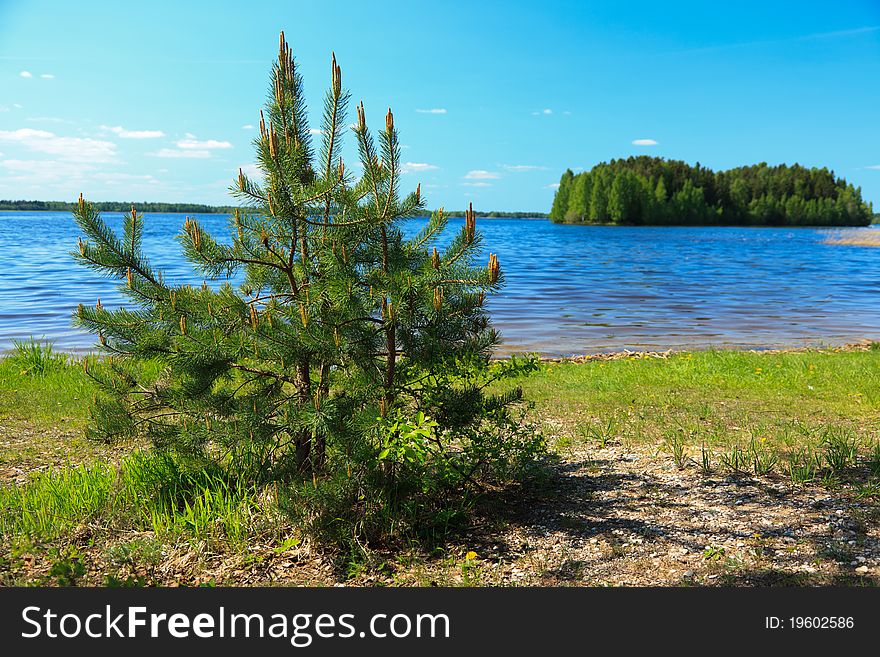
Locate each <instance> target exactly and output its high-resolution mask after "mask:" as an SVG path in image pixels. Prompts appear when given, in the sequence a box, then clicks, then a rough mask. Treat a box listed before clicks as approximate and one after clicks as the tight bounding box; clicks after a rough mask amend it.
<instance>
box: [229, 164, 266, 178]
mask: <svg viewBox="0 0 880 657" xmlns="http://www.w3.org/2000/svg"><path fill="white" fill-rule="evenodd" d="M238 169H241V171H242V173H244V175H246V176H247V177H248V178H251V179H253V178H261V177H262V176H263V170H262V169H261V168H260V167H259V166H257V165H256V164H242V165H241V166H240V167H238ZM238 169H236V170H235V173H236V174H238Z"/></svg>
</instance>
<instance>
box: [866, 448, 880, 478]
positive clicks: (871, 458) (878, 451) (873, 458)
mask: <svg viewBox="0 0 880 657" xmlns="http://www.w3.org/2000/svg"><path fill="white" fill-rule="evenodd" d="M868 469H869V470H870V471H871V474H872V475H874V476H875V477H880V441H874V443H873V444H872V445H871V451H870V452H869V453H868Z"/></svg>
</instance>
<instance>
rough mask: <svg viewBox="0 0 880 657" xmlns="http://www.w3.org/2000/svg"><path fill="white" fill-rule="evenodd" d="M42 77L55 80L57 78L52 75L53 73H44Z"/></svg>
mask: <svg viewBox="0 0 880 657" xmlns="http://www.w3.org/2000/svg"><path fill="white" fill-rule="evenodd" d="M40 77H41V78H43V79H44V80H54V79H55V76H54V75H52V74H51V73H43V74H42V75H41V76H40Z"/></svg>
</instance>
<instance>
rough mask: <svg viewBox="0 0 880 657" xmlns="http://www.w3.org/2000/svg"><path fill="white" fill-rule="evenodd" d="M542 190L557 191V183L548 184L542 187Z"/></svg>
mask: <svg viewBox="0 0 880 657" xmlns="http://www.w3.org/2000/svg"><path fill="white" fill-rule="evenodd" d="M544 189H559V183H550V184H549V185H544Z"/></svg>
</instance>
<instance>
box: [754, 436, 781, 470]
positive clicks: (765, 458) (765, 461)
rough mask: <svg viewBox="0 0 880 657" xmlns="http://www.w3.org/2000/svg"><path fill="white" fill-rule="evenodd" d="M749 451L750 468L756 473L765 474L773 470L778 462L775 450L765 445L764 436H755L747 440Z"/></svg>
mask: <svg viewBox="0 0 880 657" xmlns="http://www.w3.org/2000/svg"><path fill="white" fill-rule="evenodd" d="M749 451H750V452H751V455H752V470H753V471H754V473H755V474H756V475H767V474H770V473H771V472H772V471H773V468H775V467H776V464H777V463H778V462H779V457H778V456H777V454H776V451H775V450H774V449H773V448H772V447H770V446H768V445H767V439H766V438H760V439H758V438H755V437H754V436H752V438H751V440H750V441H749Z"/></svg>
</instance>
